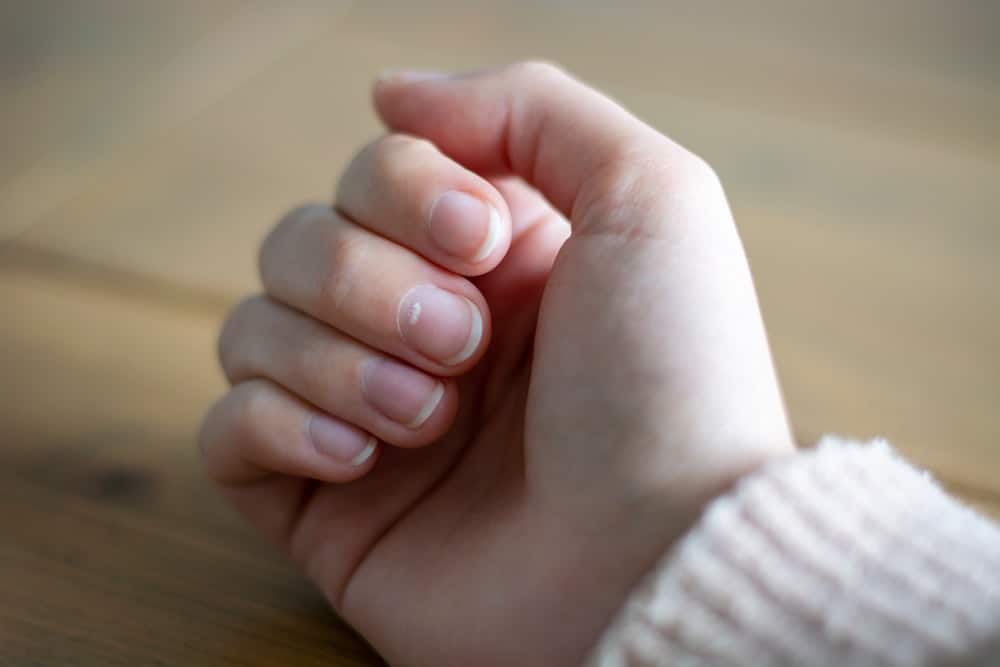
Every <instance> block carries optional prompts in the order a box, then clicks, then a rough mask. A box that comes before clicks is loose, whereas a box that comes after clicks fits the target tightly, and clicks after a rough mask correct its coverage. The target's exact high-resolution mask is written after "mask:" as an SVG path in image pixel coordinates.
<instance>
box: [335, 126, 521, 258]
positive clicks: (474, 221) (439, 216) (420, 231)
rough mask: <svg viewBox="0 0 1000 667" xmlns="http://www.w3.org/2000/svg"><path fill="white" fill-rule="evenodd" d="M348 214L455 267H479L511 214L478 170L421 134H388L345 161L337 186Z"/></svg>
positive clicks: (502, 239)
mask: <svg viewBox="0 0 1000 667" xmlns="http://www.w3.org/2000/svg"><path fill="white" fill-rule="evenodd" d="M335 206H336V208H337V209H338V210H339V211H341V212H343V213H344V214H345V215H346V216H347V217H348V218H350V219H351V220H353V221H355V222H357V223H358V224H359V225H361V226H363V227H366V228H368V229H370V230H372V231H374V232H376V233H378V234H380V235H382V236H384V237H386V238H388V239H392V240H393V241H396V242H397V243H400V244H402V245H404V246H406V247H407V248H410V249H411V250H413V251H414V252H417V253H419V254H421V255H423V256H424V257H426V258H428V259H430V260H431V261H433V262H436V263H438V264H440V265H441V266H443V267H446V268H448V269H450V270H452V271H454V272H455V273H459V274H462V275H467V276H471V275H480V274H482V273H486V272H487V271H489V270H490V269H492V268H493V267H494V266H496V265H497V263H498V262H499V261H500V259H501V258H502V257H503V256H504V253H505V252H506V250H507V245H508V244H509V242H510V214H509V213H508V212H507V206H506V204H505V203H504V200H503V197H501V196H500V193H498V192H497V191H496V189H495V188H494V187H493V186H491V185H490V184H489V183H488V182H487V181H485V180H484V179H483V178H482V177H480V176H478V175H476V174H474V173H473V172H471V171H469V170H468V169H466V168H465V167H462V166H461V165H459V164H458V163H456V162H455V161H454V160H452V159H451V158H448V157H446V156H444V155H442V154H441V152H440V151H439V150H438V149H437V148H435V147H434V144H432V143H430V142H429V141H427V140H426V139H419V138H416V137H412V136H408V135H404V134H390V135H388V136H386V137H382V138H381V139H378V140H377V141H374V142H373V143H371V144H369V145H368V146H366V147H365V148H364V149H362V151H361V152H360V153H358V155H357V156H356V157H355V158H354V160H352V161H351V164H350V165H349V166H348V167H347V170H346V171H345V173H344V175H343V177H342V178H341V180H340V183H339V185H338V187H337V196H336V201H335Z"/></svg>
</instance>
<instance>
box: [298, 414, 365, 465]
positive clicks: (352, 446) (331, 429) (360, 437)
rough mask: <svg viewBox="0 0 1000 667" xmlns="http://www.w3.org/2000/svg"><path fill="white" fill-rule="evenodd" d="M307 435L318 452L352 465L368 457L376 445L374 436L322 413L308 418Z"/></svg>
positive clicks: (358, 463)
mask: <svg viewBox="0 0 1000 667" xmlns="http://www.w3.org/2000/svg"><path fill="white" fill-rule="evenodd" d="M309 437H310V438H312V442H313V446H314V447H316V449H317V450H318V451H319V452H321V453H323V454H325V455H327V456H330V457H333V458H335V459H337V460H338V461H340V462H341V463H346V464H348V465H352V466H359V465H361V464H362V463H364V462H365V461H367V460H368V459H370V458H371V456H372V454H374V453H375V447H376V446H378V441H377V440H376V439H375V438H374V437H372V436H370V435H368V434H367V433H363V432H361V431H359V430H357V429H354V428H351V427H350V426H347V425H346V424H342V423H341V422H338V421H336V420H334V419H330V418H329V417H326V416H324V415H313V416H312V418H311V419H310V420H309Z"/></svg>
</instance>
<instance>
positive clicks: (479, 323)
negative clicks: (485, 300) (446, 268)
mask: <svg viewBox="0 0 1000 667" xmlns="http://www.w3.org/2000/svg"><path fill="white" fill-rule="evenodd" d="M465 301H466V303H467V304H468V306H469V312H470V314H471V316H472V327H471V329H470V331H469V339H468V340H467V341H466V343H465V347H464V348H462V351H461V352H459V353H458V354H456V355H455V356H453V357H451V358H450V359H446V360H445V362H444V363H445V364H446V365H448V366H457V365H458V364H461V363H463V362H465V361H467V360H468V359H469V357H471V356H472V355H473V354H475V352H476V350H477V349H479V343H480V342H481V341H482V339H483V314H482V313H481V312H479V308H478V307H476V304H474V303H472V302H471V301H469V300H468V299H466V300H465Z"/></svg>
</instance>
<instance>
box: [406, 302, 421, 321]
mask: <svg viewBox="0 0 1000 667" xmlns="http://www.w3.org/2000/svg"><path fill="white" fill-rule="evenodd" d="M419 319H420V302H419V301H417V302H415V303H414V304H413V305H412V306H410V312H409V315H408V316H407V318H406V321H407V322H409V323H410V326H413V325H414V324H416V323H417V320H419Z"/></svg>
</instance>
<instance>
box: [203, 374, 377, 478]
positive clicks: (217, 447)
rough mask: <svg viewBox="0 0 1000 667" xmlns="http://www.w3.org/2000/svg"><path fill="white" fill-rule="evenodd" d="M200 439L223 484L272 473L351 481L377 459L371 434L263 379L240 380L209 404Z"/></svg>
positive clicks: (210, 470)
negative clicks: (312, 406) (227, 391)
mask: <svg viewBox="0 0 1000 667" xmlns="http://www.w3.org/2000/svg"><path fill="white" fill-rule="evenodd" d="M198 443H199V446H200V448H201V451H202V455H203V456H204V459H205V464H206V468H207V470H208V473H209V475H210V476H211V477H212V479H214V480H215V481H217V482H219V483H221V484H226V485H240V484H247V483H251V482H254V481H257V480H259V479H261V478H263V477H267V476H269V475H273V474H276V473H277V474H282V475H292V476H295V477H308V478H312V479H317V480H321V481H324V482H349V481H351V480H354V479H358V478H359V477H362V476H363V475H364V474H365V473H367V472H368V471H369V470H371V468H372V466H373V465H374V464H375V460H376V459H377V458H378V444H377V441H376V440H375V438H373V437H372V436H371V435H369V434H368V433H365V432H364V431H361V430H359V429H357V428H355V427H354V426H351V425H349V424H345V423H344V422H342V421H340V420H337V419H334V418H331V417H330V416H329V415H324V414H322V413H320V412H317V411H316V410H315V409H313V408H311V407H310V406H308V405H306V404H305V403H303V402H302V401H300V400H298V399H296V398H295V397H294V396H292V395H291V394H289V393H288V392H286V391H284V390H283V389H281V388H280V387H278V386H276V385H275V384H273V383H271V382H269V381H267V380H252V381H249V382H244V383H242V384H239V385H237V386H236V387H234V388H233V389H232V390H231V391H230V392H229V393H228V394H226V395H225V396H224V397H223V398H222V399H221V400H219V401H218V402H217V403H216V404H215V405H214V406H212V409H211V410H210V411H209V413H208V416H206V417H205V420H204V422H203V423H202V428H201V432H200V433H199V436H198Z"/></svg>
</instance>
